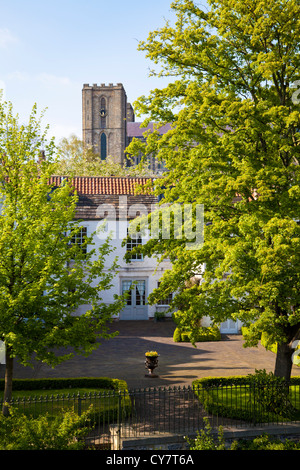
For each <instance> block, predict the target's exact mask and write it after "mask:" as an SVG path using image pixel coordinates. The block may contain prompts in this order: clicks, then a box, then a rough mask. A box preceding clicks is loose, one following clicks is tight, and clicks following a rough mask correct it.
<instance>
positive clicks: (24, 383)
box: [0, 377, 127, 391]
mask: <svg viewBox="0 0 300 470" xmlns="http://www.w3.org/2000/svg"><path fill="white" fill-rule="evenodd" d="M63 388H72V389H76V388H93V389H94V388H99V389H103V388H105V389H107V390H125V389H126V388H127V384H126V382H125V381H124V380H119V379H111V378H109V377H78V378H47V379H42V378H41V379H14V380H13V389H14V390H15V391H18V390H59V389H63ZM0 390H4V379H0Z"/></svg>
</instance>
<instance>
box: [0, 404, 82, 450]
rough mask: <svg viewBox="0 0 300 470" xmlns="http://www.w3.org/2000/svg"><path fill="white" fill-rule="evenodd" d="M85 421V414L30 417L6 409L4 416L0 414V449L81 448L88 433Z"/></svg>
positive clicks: (69, 413) (67, 413)
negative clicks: (7, 411)
mask: <svg viewBox="0 0 300 470" xmlns="http://www.w3.org/2000/svg"><path fill="white" fill-rule="evenodd" d="M86 420H87V414H86V413H83V414H82V415H81V416H80V417H79V416H78V415H76V414H75V413H73V412H70V411H68V412H64V413H61V414H60V415H59V416H55V417H53V416H48V415H43V416H40V417H39V418H36V419H34V418H31V417H30V418H29V417H28V416H26V415H24V414H21V413H19V412H18V411H16V410H14V409H10V415H9V416H8V417H4V416H3V415H0V450H80V449H83V448H84V447H85V441H84V437H85V436H86V435H87V434H88V432H89V429H88V427H85V424H86Z"/></svg>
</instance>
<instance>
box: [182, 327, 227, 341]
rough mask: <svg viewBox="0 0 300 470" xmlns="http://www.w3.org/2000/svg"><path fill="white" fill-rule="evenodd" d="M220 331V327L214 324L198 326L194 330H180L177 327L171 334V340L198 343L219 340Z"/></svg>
mask: <svg viewBox="0 0 300 470" xmlns="http://www.w3.org/2000/svg"><path fill="white" fill-rule="evenodd" d="M220 340H221V333H220V329H219V328H218V327H216V326H214V327H204V326H202V327H200V328H198V329H196V330H194V331H192V332H191V331H182V330H181V329H180V328H179V327H177V328H176V329H175V331H174V334H173V341H174V342H175V343H178V342H191V343H198V342H204V341H220Z"/></svg>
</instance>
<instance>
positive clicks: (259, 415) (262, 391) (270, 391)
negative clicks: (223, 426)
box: [193, 370, 300, 423]
mask: <svg viewBox="0 0 300 470" xmlns="http://www.w3.org/2000/svg"><path fill="white" fill-rule="evenodd" d="M299 383H300V377H292V379H291V385H292V386H294V388H295V386H299ZM193 387H194V391H195V394H196V395H197V396H198V399H199V401H200V402H201V403H202V404H203V406H204V408H205V410H206V411H207V412H208V413H211V414H216V415H218V416H222V417H227V418H231V419H241V420H246V421H248V422H254V423H255V422H258V421H259V422H269V421H270V420H272V419H273V420H274V419H275V420H277V419H278V418H280V419H283V420H286V419H295V418H297V415H298V414H299V411H298V410H297V409H295V408H294V407H293V406H292V405H291V402H290V395H289V393H288V392H289V389H288V388H287V387H286V385H285V384H283V383H282V382H281V379H278V380H277V377H275V376H273V374H272V373H270V374H267V373H266V372H265V370H263V371H256V373H255V374H252V375H248V376H231V377H208V378H203V379H198V380H195V381H194V382H193ZM294 392H295V391H294ZM295 393H296V394H298V391H296V392H295Z"/></svg>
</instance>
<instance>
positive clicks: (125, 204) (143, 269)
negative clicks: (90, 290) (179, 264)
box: [52, 176, 171, 320]
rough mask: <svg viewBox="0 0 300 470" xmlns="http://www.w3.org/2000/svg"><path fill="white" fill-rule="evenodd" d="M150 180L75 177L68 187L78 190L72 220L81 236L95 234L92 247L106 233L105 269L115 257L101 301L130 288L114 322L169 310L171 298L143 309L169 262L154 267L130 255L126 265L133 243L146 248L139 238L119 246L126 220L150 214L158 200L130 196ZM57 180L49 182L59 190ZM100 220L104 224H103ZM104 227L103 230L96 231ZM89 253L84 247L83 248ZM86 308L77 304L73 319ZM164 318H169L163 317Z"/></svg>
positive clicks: (150, 196) (153, 262) (148, 260)
mask: <svg viewBox="0 0 300 470" xmlns="http://www.w3.org/2000/svg"><path fill="white" fill-rule="evenodd" d="M148 180H149V178H117V177H75V178H74V179H72V184H73V185H74V188H75V189H76V191H77V194H78V196H79V201H78V204H77V211H76V218H77V219H80V220H81V222H80V225H81V226H82V231H81V234H79V235H78V239H77V241H78V242H79V243H80V241H81V240H80V237H81V236H82V237H83V236H84V235H87V236H91V235H92V234H95V235H94V238H93V240H94V243H95V245H94V246H93V247H90V248H96V247H97V245H100V244H101V243H103V239H104V238H106V237H107V236H108V234H109V233H111V236H112V240H111V246H112V247H114V248H115V249H114V250H113V251H112V253H111V254H110V256H108V257H107V259H106V263H107V267H110V266H111V265H112V263H113V261H114V259H115V258H116V257H117V258H118V265H119V266H120V268H119V269H118V273H117V274H116V277H115V279H114V282H113V286H112V288H111V289H110V290H108V291H106V292H103V296H102V298H103V301H104V302H106V303H110V302H112V301H113V296H114V294H118V295H119V294H121V293H123V292H125V291H128V290H129V289H130V287H131V285H132V284H133V283H135V287H134V288H133V289H132V290H131V295H130V298H128V300H127V306H126V307H125V308H124V309H123V311H121V312H120V314H119V316H118V317H116V318H118V319H119V320H148V319H151V318H153V317H154V315H155V312H156V311H164V310H167V309H168V304H169V302H170V298H169V299H166V300H165V301H161V302H160V304H159V305H148V303H147V297H148V295H149V293H150V292H152V291H153V290H154V289H155V288H156V287H157V285H158V282H159V279H160V277H161V276H162V273H163V271H164V270H165V269H170V263H169V262H168V261H164V262H163V263H161V264H160V265H159V266H158V267H157V261H156V260H155V259H153V258H148V257H145V258H143V257H142V256H139V255H133V256H132V259H131V261H130V262H129V263H128V262H126V261H125V260H124V255H125V253H126V251H130V249H131V247H133V246H134V245H136V244H140V243H145V239H143V238H141V237H136V238H135V237H132V238H131V240H130V242H129V243H127V245H125V246H122V242H123V240H124V238H125V237H126V236H127V229H128V226H129V221H130V220H132V219H135V218H136V217H137V216H139V215H142V214H149V213H150V211H151V210H153V208H154V206H155V205H156V204H157V202H158V200H157V197H156V196H154V194H151V193H148V194H135V188H136V187H137V186H138V185H144V184H145V183H146V182H147V181H148ZM61 181H62V177H60V176H54V177H53V178H52V183H54V184H55V185H57V186H59V185H60V184H61ZM104 221H105V223H104ZM103 226H104V231H103V230H102V231H99V228H100V227H103ZM87 249H89V247H87ZM88 308H89V306H88V305H82V306H81V307H80V309H79V310H78V312H77V313H78V314H80V313H83V312H84V311H85V310H87V309H88ZM168 315H169V316H170V315H171V314H168Z"/></svg>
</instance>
